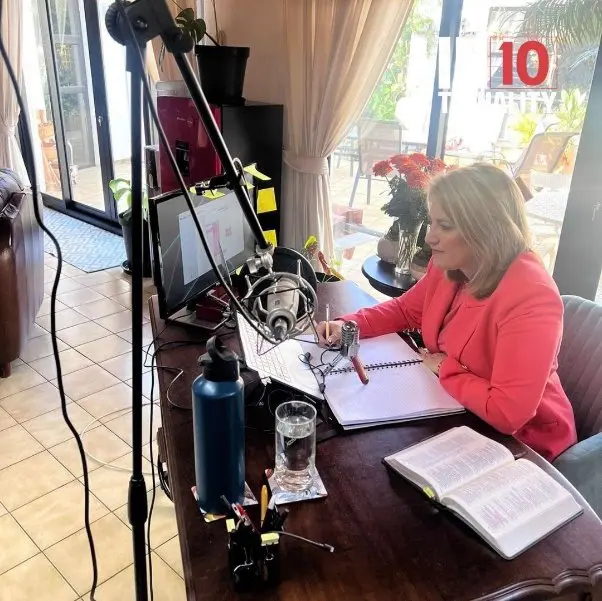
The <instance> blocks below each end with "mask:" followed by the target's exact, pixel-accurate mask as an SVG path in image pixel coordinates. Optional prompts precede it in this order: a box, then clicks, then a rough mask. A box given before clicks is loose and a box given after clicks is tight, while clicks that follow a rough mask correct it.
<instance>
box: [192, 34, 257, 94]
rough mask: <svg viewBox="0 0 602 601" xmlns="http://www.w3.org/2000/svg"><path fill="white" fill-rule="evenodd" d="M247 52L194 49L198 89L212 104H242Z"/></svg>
mask: <svg viewBox="0 0 602 601" xmlns="http://www.w3.org/2000/svg"><path fill="white" fill-rule="evenodd" d="M249 52H250V50H249V48H244V47H237V46H202V45H197V46H195V49H194V53H195V54H196V59H197V63H198V65H199V78H200V80H201V88H202V89H203V93H204V94H205V97H206V98H207V101H208V102H210V103H211V104H217V105H223V104H230V105H232V104H234V105H236V104H244V98H243V95H242V90H243V86H244V83H245V71H246V68H247V59H248V58H249Z"/></svg>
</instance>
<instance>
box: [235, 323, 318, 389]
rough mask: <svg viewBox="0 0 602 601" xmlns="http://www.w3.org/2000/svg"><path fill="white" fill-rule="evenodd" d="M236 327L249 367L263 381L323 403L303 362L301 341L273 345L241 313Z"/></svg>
mask: <svg viewBox="0 0 602 601" xmlns="http://www.w3.org/2000/svg"><path fill="white" fill-rule="evenodd" d="M236 323H237V326H238V334H239V337H240V342H241V345H242V350H243V353H244V357H245V363H246V364H247V367H249V368H251V369H253V370H255V371H256V372H258V373H259V376H260V377H261V378H262V379H263V378H269V379H270V380H271V381H273V382H279V383H280V384H284V385H285V386H289V387H291V388H294V389H295V390H298V391H299V392H303V393H304V394H307V395H308V396H311V397H313V398H315V399H324V395H323V394H322V393H320V389H319V387H318V382H317V380H316V378H315V376H314V374H313V373H312V372H311V370H310V369H309V367H308V366H307V364H306V362H304V361H303V360H302V359H303V355H304V353H305V350H304V349H303V347H302V345H301V343H300V342H299V341H297V340H285V341H284V342H281V343H280V344H277V345H273V344H271V343H269V342H267V341H266V340H264V339H263V338H262V337H261V336H260V335H259V334H258V333H257V332H256V331H255V330H254V329H253V327H252V326H251V325H250V324H249V323H248V322H247V320H246V319H245V318H244V317H243V316H242V315H241V314H240V313H238V312H237V313H236Z"/></svg>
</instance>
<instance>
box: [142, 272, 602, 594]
mask: <svg viewBox="0 0 602 601" xmlns="http://www.w3.org/2000/svg"><path fill="white" fill-rule="evenodd" d="M319 299H320V300H321V306H324V304H325V303H326V302H329V303H330V306H331V309H332V310H333V312H334V313H335V314H337V313H338V314H341V313H344V312H347V311H352V310H355V309H357V308H359V307H360V306H366V305H369V304H373V303H374V301H373V299H372V298H371V297H370V296H369V295H367V294H365V293H364V292H362V291H360V289H359V288H357V287H356V286H355V285H354V284H353V283H351V282H336V283H330V284H323V285H320V290H319ZM157 316H158V310H157V302H156V298H152V299H151V321H152V324H153V330H154V332H155V335H156V334H157V333H160V332H161V331H162V329H163V327H164V324H163V322H162V321H161V320H160V319H158V317H157ZM320 317H321V316H320ZM227 338H228V340H229V341H230V343H231V344H233V345H236V346H237V345H238V342H237V339H236V336H235V335H233V334H229V335H228V337H227ZM160 339H161V341H166V340H186V339H190V335H189V334H188V333H187V330H184V329H183V328H181V327H178V326H170V327H168V328H167V329H166V330H165V331H164V332H163V333H162V334H161V335H160ZM201 351H202V344H199V345H198V346H193V347H191V346H187V347H180V348H175V349H173V350H169V351H166V352H161V353H159V355H158V365H164V366H172V367H176V366H177V367H181V368H182V369H184V370H185V371H184V375H183V376H182V377H180V378H178V380H177V382H176V383H175V384H174V385H173V386H172V388H171V390H170V396H171V398H172V399H173V400H175V401H177V402H178V403H180V404H183V405H186V406H189V404H190V386H191V383H192V380H193V379H194V378H195V377H196V376H197V375H198V373H199V369H198V367H197V364H196V360H197V358H198V356H199V354H200V353H201ZM171 377H172V375H171V374H170V373H169V372H168V371H167V370H161V369H159V382H160V387H161V413H162V418H163V431H164V437H165V442H166V447H167V463H168V470H169V480H170V485H171V489H172V492H173V497H174V501H175V505H176V514H177V522H178V530H179V534H180V544H181V549H182V558H183V564H184V572H185V580H186V589H187V593H188V598H189V599H190V600H193V601H204V600H207V601H221V600H234V599H245V600H259V599H262V600H272V601H276V600H278V601H280V600H287V601H302V600H303V601H305V600H307V601H351V600H360V599H361V600H366V599H369V600H371V601H465V600H469V599H470V600H473V599H479V600H487V601H492V600H496V601H502V600H503V601H511V600H512V601H515V600H518V599H537V600H543V599H551V598H558V597H561V596H563V595H566V597H563V598H566V599H583V600H584V599H590V597H588V596H587V593H588V592H592V591H593V589H595V594H594V596H593V597H592V599H598V600H599V599H601V598H602V596H601V595H602V523H601V522H600V520H599V519H598V518H597V517H596V516H595V514H594V513H593V512H592V511H591V509H589V508H588V507H586V509H585V512H584V514H583V515H582V516H580V517H579V518H577V519H576V520H574V521H573V522H571V523H570V524H568V525H567V526H565V527H564V528H562V529H561V530H559V531H558V532H556V533H554V534H552V535H551V536H550V537H548V538H547V539H545V540H544V541H542V542H540V543H539V544H537V545H536V546H535V547H533V548H532V549H530V550H528V551H526V552H525V553H524V554H523V555H521V556H519V557H518V558H517V559H515V560H513V561H505V560H503V559H501V558H500V557H499V556H498V555H497V554H496V553H494V552H493V551H492V550H491V549H490V548H489V547H488V546H487V545H486V544H485V543H483V542H482V541H481V540H480V539H479V538H478V537H477V536H476V535H473V533H472V531H471V530H469V529H468V528H467V527H465V526H464V525H463V524H462V523H461V522H460V521H459V520H457V519H455V518H454V517H453V516H451V515H449V514H448V513H446V512H443V513H438V512H437V511H436V510H434V508H433V506H432V505H430V504H429V503H428V502H427V500H426V499H425V498H424V497H423V495H422V494H421V493H419V492H417V491H416V490H415V489H414V488H413V487H412V486H411V485H410V484H408V483H407V482H406V481H404V480H403V479H402V478H400V477H398V476H393V475H390V473H389V471H388V470H387V469H385V467H384V466H383V465H382V463H381V460H382V458H383V457H384V456H385V455H388V454H390V453H392V452H394V451H397V450H399V449H401V448H403V447H405V446H407V445H409V444H411V443H414V442H418V441H419V440H421V439H423V438H426V437H427V436H431V435H433V434H436V433H438V432H442V431H444V430H446V429H448V428H450V427H452V426H457V425H460V424H467V425H470V426H471V427H473V428H475V429H477V430H479V431H481V432H483V433H484V434H486V435H488V436H491V437H495V438H496V439H498V440H501V441H505V442H507V444H508V445H509V446H511V447H512V450H513V451H514V452H518V451H520V450H522V449H523V447H522V445H520V443H518V442H516V441H514V440H513V439H510V438H507V437H503V436H501V435H497V434H496V433H495V432H494V431H493V430H492V429H491V428H489V427H488V426H486V425H485V424H483V423H482V422H481V421H480V420H478V419H476V418H475V417H473V416H470V415H468V414H467V415H462V416H455V417H448V418H439V419H431V420H423V421H419V422H411V423H408V424H405V425H401V426H397V427H387V428H381V429H373V430H367V431H364V432H356V433H353V434H346V435H341V436H337V437H335V438H331V439H329V440H327V441H325V442H323V443H321V444H320V445H318V450H317V458H316V465H317V467H318V469H319V470H320V473H321V475H322V478H323V479H324V482H325V484H326V487H327V489H328V494H329V496H328V498H327V499H324V500H320V501H315V502H311V503H300V504H298V505H293V506H291V513H290V515H289V519H288V520H287V529H288V530H289V531H291V532H295V533H298V534H300V535H305V536H308V537H310V538H313V539H315V540H319V541H324V542H328V543H330V544H332V545H334V546H335V552H334V553H332V554H329V553H326V552H325V551H322V550H320V549H316V548H314V547H311V546H308V545H304V544H301V543H298V542H296V541H293V540H284V539H283V541H282V546H281V553H282V568H283V572H282V577H283V581H282V583H281V584H280V585H279V586H278V587H277V588H275V589H273V590H269V591H266V592H263V593H262V594H247V595H244V596H238V595H236V594H235V593H234V591H233V589H232V586H231V584H230V579H229V575H228V570H227V561H226V532H225V528H224V524H223V522H215V523H213V524H205V523H204V522H203V520H202V519H201V517H200V515H199V511H198V509H197V507H196V504H195V501H194V500H193V497H192V495H191V493H190V487H191V486H192V485H193V484H194V460H193V439H192V424H191V419H192V415H191V412H190V411H185V410H181V409H176V408H173V407H172V406H170V405H169V404H168V403H167V401H166V399H165V392H166V389H167V385H168V384H169V383H170V381H171ZM525 449H526V447H525ZM273 452H274V440H273V434H272V435H270V434H263V433H262V432H260V431H258V430H251V429H248V430H247V480H248V482H249V483H250V485H251V487H252V489H253V490H254V491H255V493H256V494H258V492H259V487H260V478H261V474H262V471H263V469H264V468H266V467H268V466H271V465H272V463H273ZM527 456H528V458H529V459H531V460H532V461H534V462H536V463H537V464H538V465H540V466H542V467H543V468H544V469H546V471H548V472H549V473H552V474H553V475H554V476H555V477H557V478H559V479H561V480H563V479H562V477H561V476H560V475H559V474H558V472H556V470H554V469H553V468H552V467H551V466H550V465H549V464H548V463H546V462H545V461H544V460H543V459H541V458H540V457H539V456H538V455H536V454H535V453H533V452H532V451H529V450H527ZM575 494H576V496H577V498H579V499H580V497H579V495H578V494H577V493H575ZM251 517H252V519H256V516H255V514H252V516H251Z"/></svg>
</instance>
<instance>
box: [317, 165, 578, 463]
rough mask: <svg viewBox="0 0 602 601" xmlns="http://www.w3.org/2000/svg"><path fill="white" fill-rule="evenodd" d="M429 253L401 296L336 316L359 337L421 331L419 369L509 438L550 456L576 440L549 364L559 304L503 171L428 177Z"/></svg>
mask: <svg viewBox="0 0 602 601" xmlns="http://www.w3.org/2000/svg"><path fill="white" fill-rule="evenodd" d="M429 215H430V228H429V232H428V235H427V238H426V241H427V243H428V244H429V245H430V247H431V249H432V251H433V253H432V260H431V262H430V264H429V267H428V269H427V272H426V274H425V276H424V277H423V278H422V279H421V280H420V281H419V282H418V283H417V284H416V285H415V286H414V287H413V288H411V289H410V290H409V291H408V292H407V293H406V294H404V295H403V296H401V297H399V298H396V299H393V300H390V301H387V302H385V303H382V304H380V305H377V306H375V307H371V308H369V309H362V310H361V311H358V312H357V313H355V314H352V315H346V316H344V317H341V318H340V319H339V320H337V321H334V322H331V323H330V324H329V326H330V327H329V333H330V339H329V341H326V340H325V339H324V335H325V332H326V324H325V323H324V322H323V323H321V324H319V325H318V334H319V335H320V339H321V342H322V343H323V344H333V343H336V342H337V341H338V339H339V337H340V330H341V325H342V322H343V320H348V319H350V320H354V321H355V322H357V324H358V326H359V328H360V335H361V336H362V337H369V336H379V335H382V334H388V333H391V332H399V331H401V330H404V329H407V328H419V329H421V330H422V338H423V340H424V343H425V346H426V350H425V351H424V352H423V360H424V363H425V365H426V366H427V367H428V368H429V369H431V370H432V371H433V372H434V373H436V374H437V375H438V376H439V379H440V381H441V385H442V386H443V387H444V388H445V390H447V391H448V392H449V393H450V394H451V395H452V396H453V397H454V398H455V399H456V400H457V401H458V402H460V403H461V404H462V405H464V407H466V408H467V409H469V410H470V411H472V412H473V413H475V414H476V415H478V416H479V417H480V418H482V419H483V420H485V421H486V422H488V423H489V424H490V425H492V426H493V427H494V428H496V429H497V430H499V431H500V432H503V433H506V434H513V435H514V436H515V437H516V438H517V439H519V440H521V441H522V442H524V443H526V444H527V445H529V446H530V447H531V448H533V449H534V450H535V451H537V452H539V453H540V454H541V455H543V456H544V457H545V458H546V459H548V460H549V461H552V460H553V459H554V458H556V457H557V456H558V455H559V454H560V453H562V452H563V451H564V450H565V449H567V448H568V447H569V446H571V445H572V444H574V443H575V442H576V432H575V420H574V416H573V411H572V408H571V405H570V403H569V401H568V399H567V397H566V395H565V393H564V391H563V390H562V386H561V384H560V380H559V378H558V374H557V373H556V368H557V364H558V349H559V346H560V339H561V336H562V318H563V305H562V300H561V298H560V295H559V293H558V289H557V288H556V285H555V284H554V281H553V280H552V278H551V277H550V276H549V274H548V273H547V271H546V270H545V268H544V266H543V265H542V264H541V262H540V260H539V259H538V257H537V256H536V255H535V254H534V253H533V252H531V251H530V249H529V240H528V226H527V220H526V215H525V210H524V200H523V197H522V195H521V192H520V190H519V188H518V186H517V184H516V183H515V182H514V181H513V180H512V179H511V178H510V177H508V176H507V175H506V174H505V173H504V172H503V171H501V170H500V169H498V168H497V167H494V166H493V165H487V164H475V165H471V166H469V167H464V168H461V169H457V170H455V171H451V172H449V173H448V174H446V175H442V176H439V177H438V178H437V179H435V180H433V182H432V184H431V187H430V190H429Z"/></svg>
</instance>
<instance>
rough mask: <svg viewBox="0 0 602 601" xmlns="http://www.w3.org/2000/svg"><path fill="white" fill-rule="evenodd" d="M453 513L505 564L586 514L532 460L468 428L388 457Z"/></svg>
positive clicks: (457, 429)
mask: <svg viewBox="0 0 602 601" xmlns="http://www.w3.org/2000/svg"><path fill="white" fill-rule="evenodd" d="M384 461H385V463H386V464H387V465H388V466H390V467H391V468H392V469H394V470H395V471H396V472H398V473H399V474H401V475H402V476H404V477H405V478H407V479H408V480H409V481H410V482H412V483H413V484H415V485H416V486H418V487H419V488H420V489H421V490H423V491H424V492H425V494H426V495H427V496H428V497H429V498H431V499H432V500H434V501H436V502H438V503H440V504H441V505H443V506H444V507H446V508H447V509H449V510H451V511H452V512H453V513H455V514H456V515H457V516H459V517H460V518H461V519H462V520H463V521H464V522H466V523H467V524H468V525H469V526H470V527H471V528H473V529H474V530H475V531H476V532H477V533H478V534H480V535H481V536H482V537H483V539H484V540H485V541H487V542H488V543H489V544H490V545H491V547H493V549H495V550H496V551H497V552H498V553H499V554H500V555H501V556H502V557H504V558H505V559H512V558H514V557H516V556H517V555H518V554H520V553H522V552H523V551H525V550H526V549H528V548H529V547H531V546H532V545H534V544H535V543H537V542H538V541H540V540H541V539H543V538H545V537H546V536H547V535H549V534H550V533H552V532H553V531H554V530H556V529H558V528H560V527H561V526H563V525H564V524H566V523H567V522H569V521H570V520H572V519H573V518H574V517H576V516H578V515H579V514H580V513H581V512H582V511H583V510H582V508H581V506H580V505H579V504H578V503H577V501H575V499H574V498H573V496H572V495H571V493H570V492H569V491H568V490H566V489H565V488H564V487H563V486H562V485H561V484H559V483H558V482H557V481H556V480H554V479H553V478H552V477H551V476H550V475H549V474H547V473H546V472H544V471H543V470H542V469H541V468H540V467H538V466H537V465H535V464H534V463H532V462H531V461H529V460H528V459H515V458H514V456H513V455H512V453H511V452H510V451H509V450H508V449H507V448H506V447H504V446H503V445H501V444H499V443H497V442H495V441H493V440H490V439H489V438H487V437H486V436H483V435H481V434H478V433H477V432H475V431H474V430H472V429H471V428H468V427H467V426H460V427H458V428H452V429H451V430H448V431H447V432H444V433H443V434H439V435H438V436H434V437H432V438H429V439H427V440H425V441H423V442H420V443H418V444H417V445H414V446H412V447H409V448H408V449H405V450H403V451H399V452H398V453H395V454H393V455H390V456H389V457H385V458H384Z"/></svg>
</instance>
